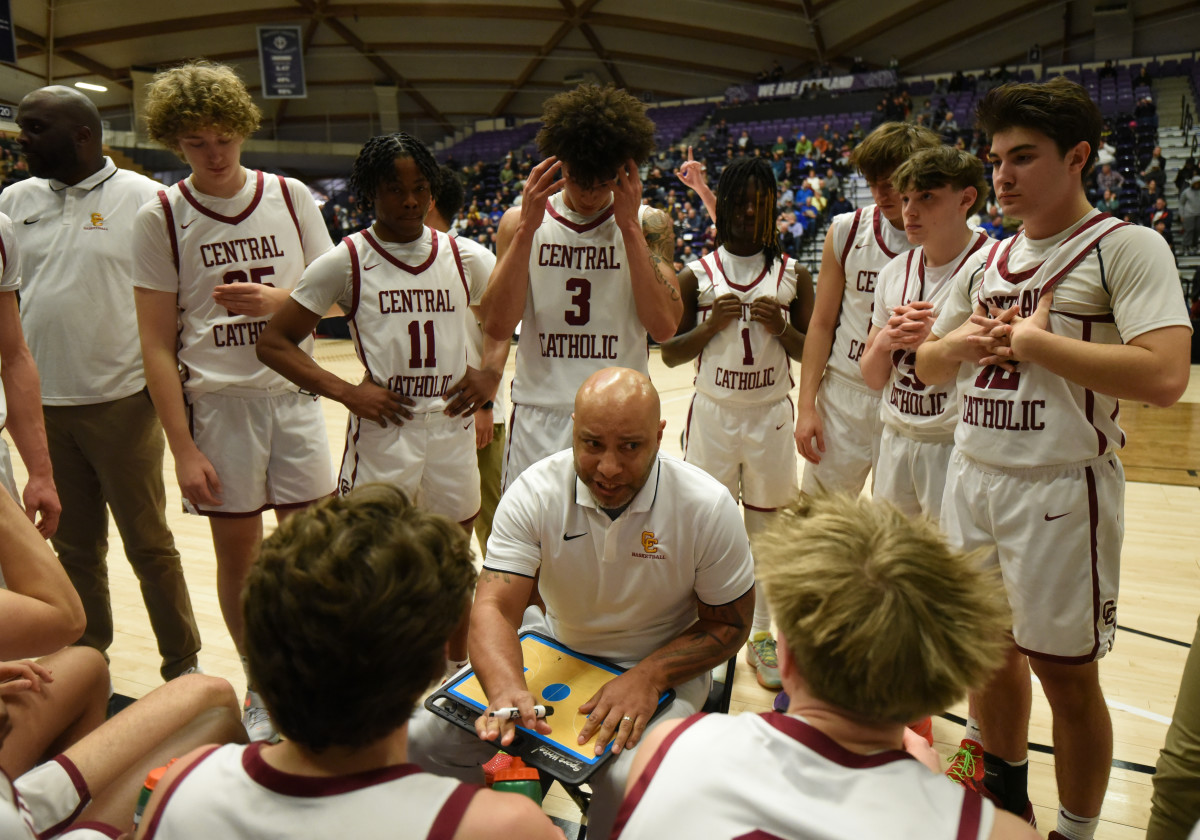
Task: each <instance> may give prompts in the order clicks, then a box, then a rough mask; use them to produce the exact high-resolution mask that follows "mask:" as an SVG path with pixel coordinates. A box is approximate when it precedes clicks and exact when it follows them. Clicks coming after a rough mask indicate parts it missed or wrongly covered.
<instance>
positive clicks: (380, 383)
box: [258, 134, 508, 666]
mask: <svg viewBox="0 0 1200 840" xmlns="http://www.w3.org/2000/svg"><path fill="white" fill-rule="evenodd" d="M439 177H440V173H439V171H438V168H437V164H436V163H434V161H433V157H432V156H431V155H430V154H429V151H428V150H427V149H426V148H425V146H424V145H423V144H422V143H421V142H420V141H419V140H416V139H415V138H413V137H410V136H409V135H407V134H391V135H387V136H383V137H374V138H372V139H370V140H368V141H367V143H366V144H365V145H364V146H363V148H362V151H361V152H360V153H359V156H358V159H357V160H356V161H355V162H354V170H353V174H352V175H351V178H350V180H351V184H352V185H353V187H354V189H355V191H356V192H357V193H358V195H359V201H360V202H361V203H362V206H363V207H364V208H366V209H368V210H370V211H373V212H374V215H375V223H374V224H373V225H372V226H371V227H370V228H369V229H367V230H364V231H361V232H359V233H355V234H351V235H350V236H347V237H346V238H345V239H343V240H342V242H341V244H340V245H339V246H338V247H337V248H334V249H333V250H331V251H329V252H328V253H326V254H325V255H324V256H322V257H321V258H320V259H319V260H317V261H316V262H314V263H313V264H312V265H311V266H310V267H309V268H308V270H307V271H305V272H304V277H303V278H302V279H301V281H300V285H299V286H298V287H297V288H296V290H295V291H294V292H293V293H292V296H291V299H290V300H288V301H287V303H285V304H284V305H283V307H282V308H281V309H280V311H279V312H278V314H276V316H275V317H274V318H273V319H272V320H271V323H270V324H269V325H268V327H267V329H266V331H265V332H264V333H263V335H262V337H261V338H260V339H259V342H258V355H259V358H260V359H262V360H263V362H264V363H265V364H266V365H267V366H269V367H271V368H273V369H274V370H276V371H278V372H279V373H281V374H283V375H284V376H286V377H287V378H288V379H290V380H291V381H292V382H294V383H296V384H297V385H299V386H300V387H301V388H303V389H304V390H306V391H311V392H313V393H315V394H320V395H322V396H326V397H329V398H330V399H334V400H337V401H338V402H340V403H342V404H343V405H345V406H346V408H348V409H350V418H349V422H348V425H347V429H346V448H345V453H344V454H343V456H342V466H341V475H340V476H339V478H338V491H339V492H340V493H343V494H344V493H348V492H349V491H350V490H351V489H353V488H354V487H355V486H357V485H359V484H362V483H364V482H375V481H384V482H389V483H392V484H395V485H396V486H398V487H400V488H401V489H403V490H404V491H405V492H406V493H407V494H409V496H411V497H412V498H413V499H414V500H415V501H416V502H417V503H418V504H420V505H421V506H422V507H424V508H425V509H426V510H429V511H432V512H433V513H440V514H442V515H443V516H448V517H450V518H451V519H453V520H454V521H455V522H458V523H460V524H461V525H462V526H463V528H464V529H466V530H468V531H469V530H470V529H471V523H472V521H473V520H474V519H475V515H476V514H477V513H478V512H479V499H480V494H479V467H478V464H477V462H476V459H475V418H474V417H473V415H474V413H475V412H476V411H477V410H478V409H480V408H482V407H483V405H484V404H485V403H487V402H488V401H489V400H491V399H492V398H493V397H494V396H495V394H496V388H497V386H498V385H499V383H500V376H501V374H502V373H503V370H504V359H505V356H506V354H507V345H508V342H507V340H506V341H503V342H485V344H484V350H483V359H484V364H483V365H481V367H482V368H483V369H482V370H476V369H475V368H473V367H471V366H469V365H468V363H467V351H468V350H467V349H468V346H469V344H470V338H469V333H470V331H471V330H473V329H475V315H474V314H473V313H472V311H471V308H472V307H475V306H477V305H478V303H479V301H480V299H481V298H482V297H483V291H484V288H485V287H486V285H487V275H486V273H484V272H482V271H474V270H472V271H468V270H467V269H466V265H467V262H468V261H467V260H465V259H464V256H463V254H464V252H463V251H462V250H460V248H459V246H458V244H457V243H456V242H455V241H454V239H453V238H452V237H450V236H447V235H446V234H444V233H441V232H439V231H436V230H434V229H433V228H430V227H427V226H426V224H425V217H426V215H427V214H428V213H429V209H430V205H431V203H432V197H433V194H434V191H435V188H436V184H437V182H438V178H439ZM335 303H336V304H337V305H338V306H340V307H341V309H342V311H343V312H345V313H346V318H347V321H348V322H349V326H350V334H351V336H352V338H353V339H354V348H355V352H356V353H357V354H358V358H359V360H360V361H361V362H362V363H363V366H364V367H365V368H366V372H367V375H366V377H365V378H364V379H363V381H362V382H360V383H357V384H351V383H349V382H346V381H345V380H343V379H342V378H341V377H339V376H337V375H336V374H333V373H331V372H329V371H327V370H325V369H324V368H322V367H321V366H320V365H318V364H317V363H316V362H315V361H313V359H312V358H311V357H310V356H309V355H308V354H306V353H305V352H304V351H303V350H302V349H301V345H302V343H303V342H304V341H305V340H306V339H307V337H308V336H309V335H310V334H311V333H312V330H313V328H314V327H315V326H316V325H317V322H318V321H319V320H320V318H321V316H322V315H323V314H324V313H325V312H327V311H328V310H329V308H330V307H331V306H332V305H334V304H335ZM468 620H469V610H468V615H467V616H464V619H463V621H462V623H461V625H460V628H459V630H458V631H457V632H456V634H455V635H454V636H452V637H451V640H450V658H451V660H452V661H451V665H452V666H458V665H461V664H463V663H465V661H466V659H467V635H466V631H467V622H468Z"/></svg>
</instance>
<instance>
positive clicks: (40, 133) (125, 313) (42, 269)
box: [0, 86, 200, 679]
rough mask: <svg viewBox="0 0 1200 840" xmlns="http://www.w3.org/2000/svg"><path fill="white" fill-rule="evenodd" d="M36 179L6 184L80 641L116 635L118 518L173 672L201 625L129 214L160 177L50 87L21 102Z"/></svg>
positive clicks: (196, 645) (74, 98)
mask: <svg viewBox="0 0 1200 840" xmlns="http://www.w3.org/2000/svg"><path fill="white" fill-rule="evenodd" d="M17 124H18V125H19V126H20V128H21V133H20V135H19V136H18V138H17V139H18V142H19V143H20V145H21V148H22V150H23V152H24V154H25V158H26V161H27V162H28V164H29V170H30V172H32V173H33V175H34V176H35V177H33V178H30V179H28V180H26V181H22V182H20V183H18V184H14V185H13V186H11V187H9V188H8V189H6V190H5V191H4V192H3V194H0V209H2V212H5V213H7V214H8V215H9V216H10V217H11V218H12V219H13V227H14V229H15V233H16V237H17V240H18V242H19V244H20V247H21V259H22V266H23V271H22V274H23V276H22V284H21V290H22V291H21V323H22V326H23V327H24V329H25V336H26V340H27V341H28V343H29V348H30V351H31V352H32V353H33V357H34V360H35V361H36V363H37V368H38V371H39V372H40V373H41V376H42V402H43V405H44V415H45V420H46V437H47V442H48V444H49V448H50V460H51V463H52V465H53V469H54V480H55V483H56V484H57V485H58V491H59V496H60V498H61V500H62V507H63V512H62V518H61V520H60V523H59V528H58V533H57V534H55V536H54V538H53V541H52V542H53V545H54V549H55V551H56V552H57V553H58V556H59V559H60V560H61V562H62V564H63V566H64V568H66V570H67V574H68V575H69V576H70V578H71V582H72V583H73V584H74V585H75V588H76V590H78V592H79V596H80V599H81V600H82V601H83V605H84V610H85V612H86V613H87V630H86V631H85V632H84V634H83V637H82V638H81V639H80V644H84V645H88V646H90V647H94V648H96V649H98V650H100V651H102V652H103V651H105V650H106V649H107V648H108V647H109V645H111V644H112V638H113V625H112V608H111V605H110V602H109V595H108V570H107V565H106V555H107V553H108V517H107V513H106V510H105V507H106V505H107V507H108V508H109V509H111V510H112V513H113V518H114V520H115V521H116V524H117V529H118V530H119V531H120V534H121V540H122V542H123V543H124V544H125V554H126V556H127V557H128V558H129V562H130V564H131V565H132V566H133V570H134V573H135V574H136V575H137V578H138V581H139V583H140V584H141V590H142V597H143V599H144V600H145V602H146V611H147V612H148V613H149V615H150V624H151V626H152V627H153V629H154V635H155V637H156V638H157V639H158V648H159V653H160V654H161V655H162V666H161V673H162V676H163V678H164V679H170V678H172V677H176V676H178V675H179V674H181V673H184V672H185V671H187V670H189V669H191V668H194V667H195V666H196V655H197V653H198V652H199V650H200V633H199V630H198V629H197V627H196V619H195V617H194V616H193V615H192V604H191V599H190V598H189V596H188V591H187V586H186V584H185V582H184V578H183V569H182V567H181V565H180V561H179V552H178V551H177V550H176V549H175V540H174V537H173V536H172V534H171V531H170V529H169V528H168V527H167V521H166V514H165V505H166V494H165V491H164V489H163V475H162V469H163V466H162V459H163V449H164V440H163V432H162V427H161V426H160V425H159V422H158V419H157V416H156V415H155V413H154V407H153V406H152V405H151V404H150V398H149V396H148V395H147V394H146V390H145V388H146V382H145V378H144V376H143V373H142V358H141V352H140V350H139V346H138V331H137V323H136V320H135V316H134V308H133V285H132V277H133V253H132V250H131V248H130V243H131V233H132V226H133V222H134V217H135V216H136V215H137V209H138V207H140V206H141V205H142V204H144V203H145V202H147V201H149V200H151V199H152V198H154V196H155V191H156V190H157V189H158V187H159V186H160V185H158V184H156V183H155V182H154V181H151V180H150V179H149V178H146V177H143V176H141V175H138V174H136V173H134V172H130V171H128V170H121V169H117V167H116V165H115V164H113V162H112V160H110V159H109V158H107V157H105V156H104V154H103V150H102V145H101V126H100V115H99V112H98V111H97V110H96V106H95V105H94V104H93V103H92V102H91V100H89V99H88V98H87V97H86V96H85V95H83V94H82V93H79V92H78V91H75V90H72V89H71V88H66V87H59V86H55V87H48V88H42V89H40V90H35V91H34V92H32V93H30V94H29V95H28V96H26V97H25V98H24V99H23V100H22V102H21V105H20V108H19V110H18V112H17Z"/></svg>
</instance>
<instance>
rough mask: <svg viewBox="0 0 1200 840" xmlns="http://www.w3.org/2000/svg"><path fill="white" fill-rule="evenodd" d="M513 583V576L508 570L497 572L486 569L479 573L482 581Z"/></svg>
mask: <svg viewBox="0 0 1200 840" xmlns="http://www.w3.org/2000/svg"><path fill="white" fill-rule="evenodd" d="M497 581H499V582H500V583H512V578H511V577H510V576H509V574H508V572H497V571H493V570H492V569H484V570H483V571H482V572H481V573H480V575H479V582H480V583H495V582H497Z"/></svg>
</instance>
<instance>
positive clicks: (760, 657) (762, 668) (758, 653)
mask: <svg viewBox="0 0 1200 840" xmlns="http://www.w3.org/2000/svg"><path fill="white" fill-rule="evenodd" d="M746 664H747V665H753V666H754V670H755V672H756V676H757V677H758V684H759V685H761V686H762V687H763V688H769V689H770V690H772V691H778V690H779V689H781V688H783V682H781V681H780V679H779V657H778V656H777V655H776V653H775V637H774V636H772V635H771V633H770V631H767V630H764V631H761V632H758V633H755V634H754V635H753V636H751V637H750V641H748V642H746Z"/></svg>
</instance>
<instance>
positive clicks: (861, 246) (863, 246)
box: [854, 243, 867, 251]
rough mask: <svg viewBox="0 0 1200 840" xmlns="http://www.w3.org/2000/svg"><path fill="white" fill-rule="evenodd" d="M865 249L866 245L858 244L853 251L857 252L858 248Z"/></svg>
mask: <svg viewBox="0 0 1200 840" xmlns="http://www.w3.org/2000/svg"><path fill="white" fill-rule="evenodd" d="M866 247H867V246H866V245H863V244H861V243H860V244H858V245H855V246H854V250H855V251H857V250H858V249H859V248H866Z"/></svg>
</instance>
